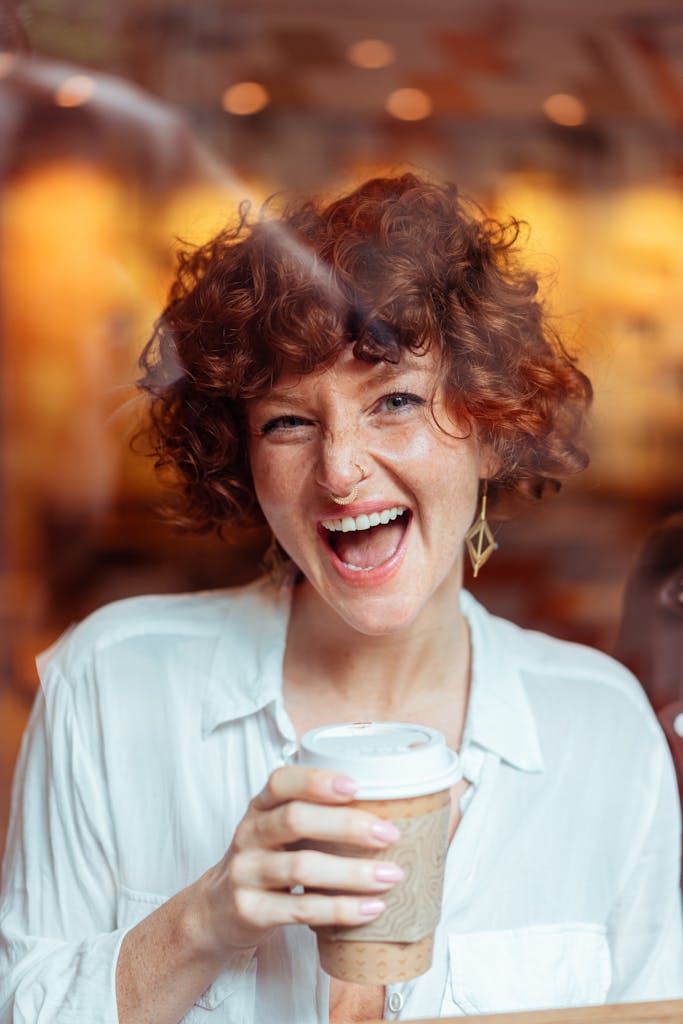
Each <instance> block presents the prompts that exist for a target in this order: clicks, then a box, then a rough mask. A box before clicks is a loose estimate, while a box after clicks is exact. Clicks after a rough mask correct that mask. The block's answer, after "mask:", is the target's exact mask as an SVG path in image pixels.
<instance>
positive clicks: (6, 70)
mask: <svg viewBox="0 0 683 1024" xmlns="http://www.w3.org/2000/svg"><path fill="white" fill-rule="evenodd" d="M16 62H17V58H16V55H15V54H13V53H8V52H7V51H6V50H0V78H4V77H5V76H6V75H9V74H10V72H11V71H12V68H13V67H14V65H15V64H16Z"/></svg>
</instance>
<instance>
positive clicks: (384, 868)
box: [375, 864, 403, 882]
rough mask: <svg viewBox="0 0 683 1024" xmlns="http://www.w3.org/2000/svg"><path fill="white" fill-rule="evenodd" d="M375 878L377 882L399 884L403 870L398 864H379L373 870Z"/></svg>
mask: <svg viewBox="0 0 683 1024" xmlns="http://www.w3.org/2000/svg"><path fill="white" fill-rule="evenodd" d="M375 878H376V879H377V881H378V882H400V881H401V879H402V878H403V868H400V867H399V866H398V864H380V865H379V867H376V868H375Z"/></svg>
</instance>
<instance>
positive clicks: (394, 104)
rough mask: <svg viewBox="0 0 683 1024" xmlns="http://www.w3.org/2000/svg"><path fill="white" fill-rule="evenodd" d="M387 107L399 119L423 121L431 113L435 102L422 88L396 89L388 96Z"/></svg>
mask: <svg viewBox="0 0 683 1024" xmlns="http://www.w3.org/2000/svg"><path fill="white" fill-rule="evenodd" d="M385 108H386V110H387V111H388V112H389V113H390V114H391V115H392V117H397V118H398V119H399V121H422V120H423V119H424V118H425V117H429V115H430V114H431V112H432V110H433V104H432V101H431V97H430V96H428V95H427V93H426V92H423V90H422V89H395V90H394V92H392V93H390V94H389V96H388V97H387V101H386V103H385Z"/></svg>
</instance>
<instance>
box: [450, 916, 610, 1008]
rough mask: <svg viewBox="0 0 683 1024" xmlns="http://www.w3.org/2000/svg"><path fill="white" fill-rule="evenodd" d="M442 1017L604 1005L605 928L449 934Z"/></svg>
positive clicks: (549, 927)
mask: <svg viewBox="0 0 683 1024" xmlns="http://www.w3.org/2000/svg"><path fill="white" fill-rule="evenodd" d="M448 959H449V967H448V983H447V985H446V992H445V996H444V1003H443V1006H442V1008H441V1012H442V1014H447V1013H451V1014H472V1013H474V1014H476V1013H509V1012H514V1011H516V1010H542V1009H557V1008H560V1007H566V1006H587V1005H590V1004H595V1003H603V1002H604V1001H605V998H606V996H607V992H608V989H609V986H610V982H611V977H612V966H611V961H610V954H609V947H608V944H607V938H606V934H605V929H604V928H603V927H602V926H601V925H597V924H590V923H576V924H561V925H560V924H558V925H555V924H548V925H535V926H532V927H527V928H512V929H509V930H505V931H488V932H462V933H451V934H450V935H449V937H448Z"/></svg>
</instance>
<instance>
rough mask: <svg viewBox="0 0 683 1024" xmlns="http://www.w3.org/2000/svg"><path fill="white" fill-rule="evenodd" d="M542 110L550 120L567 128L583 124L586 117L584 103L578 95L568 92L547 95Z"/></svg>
mask: <svg viewBox="0 0 683 1024" xmlns="http://www.w3.org/2000/svg"><path fill="white" fill-rule="evenodd" d="M543 110H544V112H545V114H546V116H547V117H549V118H550V120H551V121H554V122H555V124H561V125H564V126H565V127H567V128H575V127H576V126H577V125H579V124H584V123H585V121H586V118H587V117H588V112H587V110H586V107H585V104H583V103H582V102H581V100H580V99H579V98H578V96H572V95H571V93H568V92H556V93H554V94H553V95H552V96H548V98H547V100H546V101H545V102H544V104H543Z"/></svg>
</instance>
